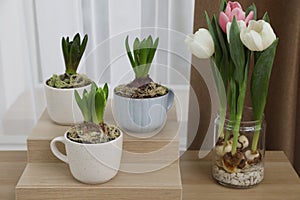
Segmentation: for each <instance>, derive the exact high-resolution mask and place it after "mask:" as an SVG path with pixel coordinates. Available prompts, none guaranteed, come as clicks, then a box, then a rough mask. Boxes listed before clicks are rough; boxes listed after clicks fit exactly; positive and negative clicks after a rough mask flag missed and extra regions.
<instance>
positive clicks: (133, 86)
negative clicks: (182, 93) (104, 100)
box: [114, 79, 168, 99]
mask: <svg viewBox="0 0 300 200" xmlns="http://www.w3.org/2000/svg"><path fill="white" fill-rule="evenodd" d="M135 81H136V82H131V83H129V84H127V85H119V86H117V87H116V88H115V89H114V92H115V94H117V95H119V96H123V97H128V98H134V99H144V98H154V97H160V96H163V95H165V94H167V93H168V88H167V87H165V86H162V85H160V84H158V83H155V82H153V81H150V82H148V83H146V84H141V85H140V84H139V80H138V79H135Z"/></svg>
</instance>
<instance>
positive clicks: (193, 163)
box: [0, 151, 300, 200]
mask: <svg viewBox="0 0 300 200" xmlns="http://www.w3.org/2000/svg"><path fill="white" fill-rule="evenodd" d="M197 153H198V152H196V151H188V152H186V153H185V154H184V156H182V157H181V162H180V168H181V170H180V171H181V178H182V186H183V200H194V199H197V200H199V199H208V200H218V199H220V200H227V199H233V200H235V199H237V200H240V199H243V200H253V199H255V200H260V199H266V200H269V199H270V200H271V199H272V200H274V199H278V200H282V199H284V200H299V199H300V179H299V177H298V175H297V174H296V172H295V170H294V169H293V168H292V166H291V164H290V163H289V162H288V160H287V158H286V156H285V155H284V153H283V152H281V151H267V152H266V163H265V166H266V174H265V179H264V180H263V182H262V183H261V184H259V185H258V186H256V187H254V188H252V189H246V190H245V189H244V190H243V189H242V190H240V189H229V188H224V187H222V186H220V185H218V184H217V183H216V182H214V181H213V180H212V178H211V172H210V164H211V161H210V159H209V158H206V159H203V160H199V159H198V158H197ZM25 166H26V152H19V151H17V152H5V151H2V152H0V170H1V173H0V199H1V200H2V199H3V200H14V199H15V186H16V184H17V182H18V180H19V177H20V175H21V174H22V172H23V170H24V168H25ZM128 192H130V190H128Z"/></svg>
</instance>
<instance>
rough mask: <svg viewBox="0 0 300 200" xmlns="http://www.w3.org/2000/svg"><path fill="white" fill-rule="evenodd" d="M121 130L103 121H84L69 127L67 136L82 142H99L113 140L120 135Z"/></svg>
mask: <svg viewBox="0 0 300 200" xmlns="http://www.w3.org/2000/svg"><path fill="white" fill-rule="evenodd" d="M120 134H121V133H120V130H119V129H118V128H117V127H115V126H112V125H108V124H106V123H102V124H101V125H97V124H94V123H91V122H83V123H81V124H77V125H75V126H73V127H72V128H70V129H69V131H68V133H67V137H68V138H69V139H70V140H71V141H74V142H78V143H82V144H99V143H105V142H109V141H112V140H114V139H116V138H118V137H119V136H120Z"/></svg>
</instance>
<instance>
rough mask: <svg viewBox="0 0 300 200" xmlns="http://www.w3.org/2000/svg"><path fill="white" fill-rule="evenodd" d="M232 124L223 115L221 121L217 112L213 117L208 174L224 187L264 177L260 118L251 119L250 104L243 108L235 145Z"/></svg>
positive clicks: (248, 184) (247, 184)
mask: <svg viewBox="0 0 300 200" xmlns="http://www.w3.org/2000/svg"><path fill="white" fill-rule="evenodd" d="M234 126H235V122H234V121H230V120H228V119H227V118H226V119H225V122H224V123H222V120H220V117H219V116H218V117H217V118H216V119H215V124H214V134H215V136H216V137H215V138H216V145H215V148H214V150H213V165H212V176H213V178H214V179H215V180H216V181H217V182H218V183H219V184H221V185H224V186H227V187H233V188H249V187H252V186H254V185H257V184H259V183H260V182H261V181H262V180H263V178H264V157H265V129H266V124H265V121H264V119H263V120H262V121H261V122H260V121H254V120H253V112H252V108H249V107H247V108H245V109H244V112H243V118H242V120H241V124H240V128H239V132H237V134H236V135H237V136H236V138H237V143H235V145H234V136H233V130H234ZM219 128H221V129H223V131H222V130H219ZM219 133H221V134H220V135H219V136H218V134H219ZM233 146H236V147H237V148H233ZM233 149H236V151H235V152H234V150H233Z"/></svg>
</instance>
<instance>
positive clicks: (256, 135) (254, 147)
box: [251, 120, 261, 152]
mask: <svg viewBox="0 0 300 200" xmlns="http://www.w3.org/2000/svg"><path fill="white" fill-rule="evenodd" d="M255 127H256V128H255V132H254V135H253V140H252V147H251V151H252V152H256V150H257V145H258V140H259V136H260V130H261V120H260V121H259V122H257V123H256V125H255Z"/></svg>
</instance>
